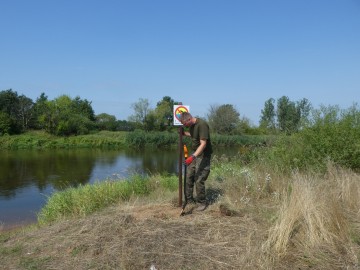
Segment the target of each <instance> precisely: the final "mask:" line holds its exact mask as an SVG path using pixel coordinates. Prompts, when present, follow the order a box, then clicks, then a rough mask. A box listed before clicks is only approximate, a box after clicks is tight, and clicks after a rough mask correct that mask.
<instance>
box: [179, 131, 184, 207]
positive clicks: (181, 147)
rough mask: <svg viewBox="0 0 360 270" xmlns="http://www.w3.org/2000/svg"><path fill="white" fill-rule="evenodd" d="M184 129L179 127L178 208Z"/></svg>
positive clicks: (180, 199)
mask: <svg viewBox="0 0 360 270" xmlns="http://www.w3.org/2000/svg"><path fill="white" fill-rule="evenodd" d="M183 129H184V128H183V127H182V126H181V127H179V207H182V193H183V190H182V164H183V161H182V157H183V151H184V148H183V131H184V130H183Z"/></svg>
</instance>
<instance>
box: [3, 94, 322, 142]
mask: <svg viewBox="0 0 360 270" xmlns="http://www.w3.org/2000/svg"><path fill="white" fill-rule="evenodd" d="M177 104H180V103H179V102H177V101H174V100H173V99H172V98H171V97H169V96H164V97H163V98H162V100H160V101H159V102H157V104H156V107H155V108H151V106H150V103H149V100H148V99H147V98H140V99H139V100H138V101H137V102H134V103H133V104H132V105H131V108H132V109H133V114H132V115H131V116H130V117H129V118H128V120H118V119H116V117H115V116H114V115H109V114H107V113H100V114H98V115H95V113H94V110H93V108H92V102H91V101H89V100H87V99H81V98H80V97H79V96H77V97H75V98H71V97H69V96H68V95H61V96H59V97H57V98H55V99H53V100H49V98H48V97H47V96H46V94H45V93H41V95H40V96H39V97H38V98H37V99H36V100H35V101H33V100H32V99H30V98H28V97H26V96H25V95H19V94H18V93H17V92H16V91H13V90H12V89H9V90H4V91H0V135H4V134H10V135H12V134H20V133H23V132H26V131H28V130H44V131H46V132H48V133H50V134H54V135H59V136H68V135H81V134H88V133H90V132H93V131H99V130H110V131H133V130H135V129H140V130H145V131H165V130H168V131H172V130H173V129H175V128H176V127H173V126H172V123H173V106H174V105H177ZM317 113H318V112H317V111H316V110H313V108H312V105H311V103H310V102H309V101H308V100H307V99H306V98H303V99H301V100H299V101H291V100H290V99H289V98H288V97H286V96H282V97H280V98H279V99H277V100H275V99H274V98H270V99H268V100H266V101H265V103H264V108H263V109H262V110H261V117H260V121H259V125H258V126H256V125H254V124H252V123H251V122H250V120H249V119H248V118H246V117H245V116H242V117H241V115H240V113H239V111H238V110H237V109H236V108H235V106H234V105H233V104H223V105H210V107H209V110H208V114H207V115H206V116H205V118H206V120H207V121H208V122H209V125H210V128H211V131H212V132H213V133H216V134H224V135H242V134H249V135H261V134H279V133H284V134H288V135H289V134H293V133H296V132H298V131H300V130H302V129H304V128H305V127H309V126H311V123H312V122H314V121H313V119H314V115H315V116H316V114H317Z"/></svg>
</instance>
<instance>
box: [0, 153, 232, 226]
mask: <svg viewBox="0 0 360 270" xmlns="http://www.w3.org/2000/svg"><path fill="white" fill-rule="evenodd" d="M0 153H1V155H0V229H1V228H3V229H4V228H5V229H6V228H9V227H12V226H17V225H23V224H27V223H33V222H35V221H36V217H37V213H38V212H39V210H40V209H41V208H42V207H43V206H44V204H45V203H46V200H47V198H48V196H50V195H51V194H52V193H53V192H56V191H59V190H62V189H64V188H66V187H76V186H78V185H80V184H88V183H89V184H92V183H95V182H97V181H104V180H107V179H109V180H110V179H111V180H121V179H123V178H126V177H128V176H129V175H131V174H134V173H140V174H154V173H169V174H178V157H179V153H178V151H177V150H174V151H170V150H150V149H147V150H102V149H76V150H54V149H46V150H10V151H1V152H0ZM236 153H237V151H236V149H234V148H231V149H229V148H226V149H217V150H215V153H214V154H216V155H222V154H226V155H228V156H234V155H236Z"/></svg>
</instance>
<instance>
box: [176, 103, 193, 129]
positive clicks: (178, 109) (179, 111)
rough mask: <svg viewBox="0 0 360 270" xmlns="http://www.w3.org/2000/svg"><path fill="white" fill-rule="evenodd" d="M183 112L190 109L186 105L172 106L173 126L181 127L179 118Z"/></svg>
mask: <svg viewBox="0 0 360 270" xmlns="http://www.w3.org/2000/svg"><path fill="white" fill-rule="evenodd" d="M183 112H190V107H189V106H186V105H174V125H175V126H179V125H182V124H181V122H180V116H181V114H182V113H183Z"/></svg>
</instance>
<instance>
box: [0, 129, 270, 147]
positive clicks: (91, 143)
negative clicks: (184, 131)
mask: <svg viewBox="0 0 360 270" xmlns="http://www.w3.org/2000/svg"><path fill="white" fill-rule="evenodd" d="M178 140H179V135H178V133H177V132H176V131H174V132H165V131H164V132H145V131H141V130H136V131H134V132H125V131H117V132H112V131H100V132H97V133H94V134H89V135H78V136H69V137H59V136H54V135H50V134H48V133H46V132H42V131H31V132H27V133H25V134H21V135H12V136H0V149H46V148H53V149H55V148H64V149H68V148H112V149H118V148H126V147H131V148H144V147H155V148H170V147H177V144H178ZM184 140H185V142H186V143H187V144H190V139H189V138H184ZM271 141H273V138H272V137H270V136H257V135H242V136H225V135H216V134H215V135H213V136H212V143H213V145H214V146H228V147H229V146H258V145H264V144H267V143H269V142H271Z"/></svg>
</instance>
